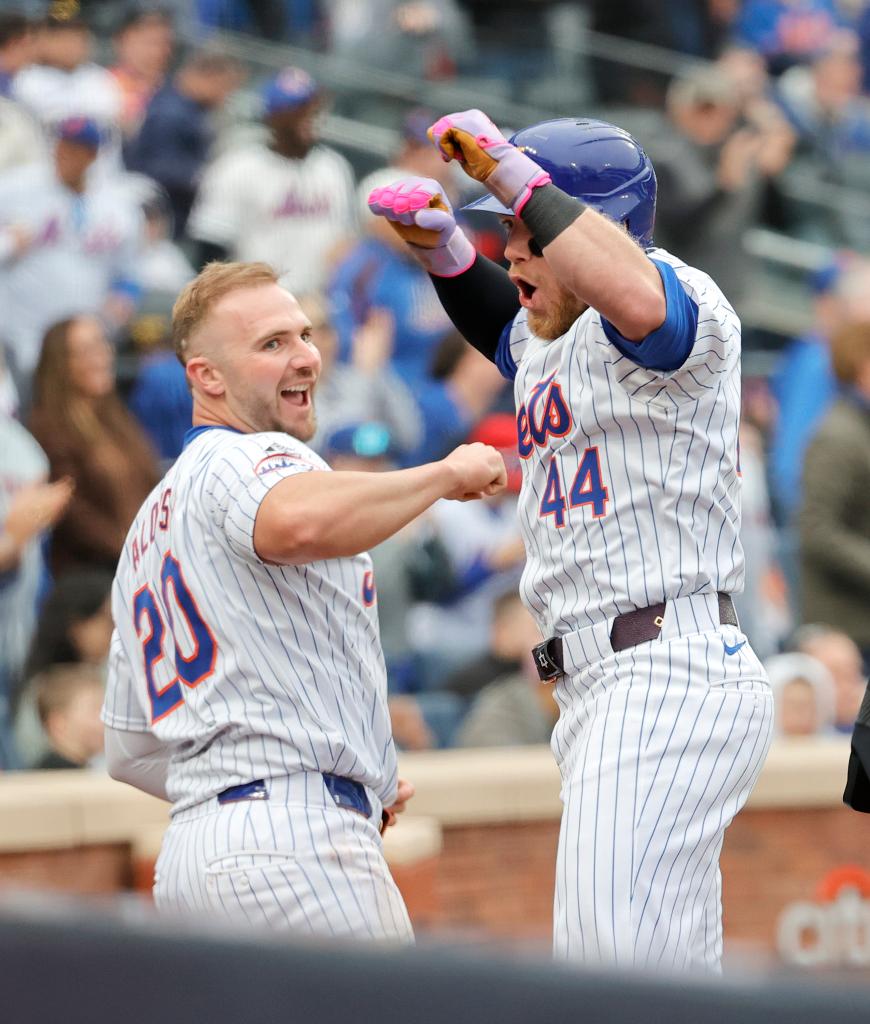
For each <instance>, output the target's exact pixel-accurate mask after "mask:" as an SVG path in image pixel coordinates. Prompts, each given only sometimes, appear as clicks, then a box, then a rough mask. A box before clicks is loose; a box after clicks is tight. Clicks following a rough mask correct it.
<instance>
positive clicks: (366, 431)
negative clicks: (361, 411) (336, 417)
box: [325, 422, 395, 459]
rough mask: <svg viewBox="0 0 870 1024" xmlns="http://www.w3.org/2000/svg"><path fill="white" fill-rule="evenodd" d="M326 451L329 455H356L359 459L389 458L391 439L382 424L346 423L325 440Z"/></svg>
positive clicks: (392, 450)
mask: <svg viewBox="0 0 870 1024" xmlns="http://www.w3.org/2000/svg"><path fill="white" fill-rule="evenodd" d="M325 448H326V451H327V452H328V453H329V454H331V455H356V456H358V457H359V458H361V459H380V458H391V457H392V456H393V455H394V454H395V451H394V448H393V438H392V435H391V434H390V429H389V427H387V426H386V424H384V423H376V422H371V423H348V424H347V425H346V426H343V427H339V428H338V429H337V430H333V432H332V433H331V434H330V435H329V436H328V437H327V438H326V445H325Z"/></svg>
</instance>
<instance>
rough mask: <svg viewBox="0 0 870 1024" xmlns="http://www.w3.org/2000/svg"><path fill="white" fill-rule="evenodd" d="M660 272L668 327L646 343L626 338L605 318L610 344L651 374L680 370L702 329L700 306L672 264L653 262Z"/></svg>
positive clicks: (665, 321)
mask: <svg viewBox="0 0 870 1024" xmlns="http://www.w3.org/2000/svg"><path fill="white" fill-rule="evenodd" d="M651 262H652V263H654V264H655V266H656V269H657V270H658V272H659V274H660V276H661V279H662V284H663V285H664V289H665V303H666V307H667V313H666V314H665V320H664V323H663V324H662V325H661V327H658V328H656V330H654V331H653V332H652V333H651V334H648V335H647V336H646V337H645V338H644V339H643V341H640V342H634V341H629V340H628V338H624V337H623V336H622V335H621V334H620V333H619V331H618V330H617V329H616V328H615V327H614V326H613V324H612V323H610V322H609V321H608V320H605V319H604V317H602V318H601V326H602V327H603V328H604V333H605V334H606V335H607V339H608V341H609V342H610V343H611V344H612V345H613V346H614V348H616V349H618V350H619V351H620V352H621V353H622V354H623V355H624V356H625V357H626V358H627V359H630V360H631V361H632V362H634V363H637V364H638V366H645V367H646V368H647V369H649V370H662V371H666V372H668V371H672V370H678V369H679V368H680V367H681V366H682V365H683V363H685V361H686V360H687V359H688V358H689V353H690V352H691V351H692V346H693V345H694V343H695V334H696V332H697V329H698V306H697V303H695V302H694V301H693V300H692V299H691V298H690V297H689V295H688V293H687V292H686V290H685V288H683V286H682V284H681V283H680V279H679V278H678V277H677V275H676V274H675V273H674V268H673V267H672V266H670V264H668V263H661V262H659V260H651Z"/></svg>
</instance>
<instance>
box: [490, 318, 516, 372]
mask: <svg viewBox="0 0 870 1024" xmlns="http://www.w3.org/2000/svg"><path fill="white" fill-rule="evenodd" d="M513 325H514V322H513V320H508V322H507V323H506V324H505V327H504V330H503V331H502V332H501V335H500V336H499V339H498V344H497V345H496V348H495V365H496V366H497V367H498V368H499V371H500V373H501V375H502V377H505V378H506V379H507V380H511V381H512V380H513V379H514V377H516V375H517V364H516V363H515V362H514V357H513V356H512V355H511V328H512V327H513Z"/></svg>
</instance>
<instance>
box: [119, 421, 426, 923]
mask: <svg viewBox="0 0 870 1024" xmlns="http://www.w3.org/2000/svg"><path fill="white" fill-rule="evenodd" d="M313 470H323V471H328V470H329V467H328V466H327V465H326V463H324V462H323V461H322V460H321V459H320V457H319V456H318V455H316V454H315V453H314V452H313V451H312V450H311V449H310V448H308V447H307V446H306V445H304V444H302V443H301V442H299V441H297V440H295V439H293V438H291V437H289V436H288V435H286V434H282V433H259V434H240V433H238V432H236V431H233V430H230V429H228V428H199V429H198V430H196V431H194V432H193V436H192V437H191V438H190V439H189V443H188V445H187V446H186V447H185V449H184V451H183V452H182V454H181V456H180V457H179V458H178V460H177V461H176V463H175V464H174V465H173V467H172V468H171V469H170V470H169V472H168V473H167V475H166V476H165V477H164V478H163V480H162V481H161V483H160V484H159V485H158V486H157V488H156V489H155V490H154V491H153V492H152V493H151V495H150V496H149V498H148V499H147V500H146V502H145V504H144V505H143V507H142V509H141V511H140V513H139V515H138V516H137V518H136V521H135V522H134V523H133V526H132V527H131V530H130V533H129V535H128V537H127V542H126V545H125V548H124V552H123V554H122V556H121V559H120V561H119V565H118V570H117V574H116V578H115V583H114V587H113V591H112V610H113V615H114V619H115V625H116V631H115V635H114V638H113V644H112V652H111V658H110V667H109V681H108V688H107V694H106V701H105V706H104V710H103V717H104V721H105V722H106V724H107V725H108V726H110V727H111V728H112V729H120V730H131V731H133V732H139V733H142V732H150V733H152V734H153V735H154V736H156V737H158V738H159V739H160V740H161V741H163V743H164V744H165V745H166V748H167V752H168V755H169V758H170V760H169V766H168V774H167V781H166V790H167V795H168V797H169V799H171V800H172V802H173V809H172V825H171V826H170V829H169V831H168V833H167V836H166V839H165V840H164V845H163V849H162V851H161V855H160V859H159V861H158V865H157V874H156V878H155V897H156V899H157V901H158V904H159V905H160V906H162V907H164V908H171V909H182V910H192V911H201V912H212V913H214V912H219V913H221V914H225V915H227V916H228V917H230V918H233V919H240V920H242V921H245V920H247V921H250V922H251V923H261V924H264V925H268V926H271V927H276V928H289V929H291V930H294V931H300V932H306V931H307V932H317V933H326V934H348V935H355V936H362V937H376V938H387V939H398V940H407V939H409V938H410V935H411V932H410V925H409V922H408V918H407V913H406V911H405V908H404V904H403V902H402V900H401V897H400V896H399V894H398V890H397V889H396V888H395V884H394V883H393V881H392V878H391V876H390V874H389V870H388V868H387V866H386V862H385V861H384V858H383V854H382V850H381V840H380V834H379V828H378V826H379V825H380V819H381V810H382V806H388V805H389V804H391V803H393V802H394V800H395V796H396V786H397V775H396V755H395V748H394V745H393V740H392V733H391V728H390V719H389V713H388V710H387V693H386V674H385V670H384V664H383V657H382V654H381V648H380V639H379V635H378V621H377V610H376V603H375V588H374V580H373V575H372V569H371V560H370V559H369V557H368V555H366V554H361V555H358V556H356V557H353V558H337V559H331V560H328V561H318V562H312V563H309V564H306V565H295V566H279V565H266V564H264V563H263V562H261V561H260V559H259V558H258V557H257V555H256V553H255V551H254V547H253V529H254V521H255V519H256V515H257V510H258V508H259V505H260V503H261V502H262V500H263V498H264V497H265V496H266V494H267V493H268V492H269V490H270V489H271V488H272V487H273V486H274V485H275V484H276V483H278V482H279V481H281V480H283V479H284V478H285V477H288V476H292V475H294V474H298V473H306V472H311V471H313ZM324 514H325V515H328V510H324ZM322 773H330V774H332V775H335V776H341V777H343V778H345V779H353V780H356V782H358V783H361V784H362V786H364V787H365V792H366V794H367V796H368V801H369V804H370V808H371V813H370V815H369V816H368V817H366V816H364V814H361V813H356V812H355V811H352V810H346V809H343V808H342V807H338V806H336V801H335V800H334V799H333V796H331V795H330V793H329V792H328V791H327V787H326V784H325V781H324V776H323V774H322ZM257 780H264V782H265V786H266V790H267V792H266V793H265V794H262V798H261V799H254V800H243V801H238V802H235V801H233V802H229V803H221V802H219V801H218V795H219V794H221V793H223V792H224V791H226V790H228V789H230V788H232V787H236V786H240V785H247V784H249V783H252V782H255V781H257ZM339 850H340V851H341V855H340V856H339V854H338V851H339Z"/></svg>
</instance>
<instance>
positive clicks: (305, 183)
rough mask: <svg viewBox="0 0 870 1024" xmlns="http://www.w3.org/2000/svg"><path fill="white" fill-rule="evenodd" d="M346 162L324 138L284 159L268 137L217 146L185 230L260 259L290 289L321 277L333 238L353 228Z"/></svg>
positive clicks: (302, 289)
mask: <svg viewBox="0 0 870 1024" xmlns="http://www.w3.org/2000/svg"><path fill="white" fill-rule="evenodd" d="M354 202H355V191H354V179H353V172H352V171H351V168H350V164H348V162H347V161H346V160H345V159H344V157H343V156H341V154H340V153H336V152H335V151H334V150H332V149H329V148H328V147H327V146H315V147H314V148H313V149H312V150H311V152H310V153H308V155H307V156H305V157H304V158H303V159H301V160H288V159H287V158H286V157H283V156H281V155H280V154H279V153H276V152H274V151H273V150H272V149H270V148H269V147H268V146H267V145H260V144H253V145H248V146H244V147H239V148H238V149H231V150H229V151H228V152H226V153H224V154H222V155H221V156H220V157H218V159H217V160H216V161H215V162H214V163H213V164H212V165H211V166H210V167H208V168H207V170H206V172H205V174H204V175H203V179H202V183H201V185H200V188H199V192H198V195H197V199H196V203H195V204H194V207H193V209H192V210H191V213H190V220H189V221H188V225H187V232H188V234H189V235H191V237H193V238H199V239H202V240H204V241H207V242H215V243H217V244H218V245H222V246H225V247H226V248H228V249H229V250H230V252H231V253H232V257H233V259H237V260H264V261H265V262H266V263H268V264H269V265H270V266H272V267H274V268H275V270H277V271H278V273H279V274H282V275H284V281H285V284H286V286H287V288H288V289H289V290H290V291H292V292H293V293H294V294H295V295H304V294H306V293H307V292H310V291H316V290H317V289H318V288H322V287H323V286H324V285H325V284H326V275H327V273H328V270H329V258H330V255H331V252H332V249H333V248H334V247H335V245H336V243H337V242H339V241H341V240H342V239H344V238H346V237H348V236H349V235H350V234H352V233H353V231H354V230H355V228H356V223H355V211H354Z"/></svg>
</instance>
